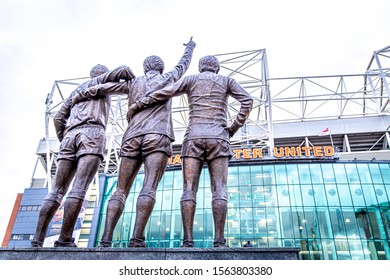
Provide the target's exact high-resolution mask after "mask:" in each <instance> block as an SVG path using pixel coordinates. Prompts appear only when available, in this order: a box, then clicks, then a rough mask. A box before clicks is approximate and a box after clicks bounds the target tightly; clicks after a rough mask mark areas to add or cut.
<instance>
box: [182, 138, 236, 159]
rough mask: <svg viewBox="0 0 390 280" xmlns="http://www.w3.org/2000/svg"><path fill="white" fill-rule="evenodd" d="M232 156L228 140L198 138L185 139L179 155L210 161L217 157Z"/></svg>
mask: <svg viewBox="0 0 390 280" xmlns="http://www.w3.org/2000/svg"><path fill="white" fill-rule="evenodd" d="M232 156H233V152H232V150H231V148H230V144H229V142H227V141H225V140H221V139H208V138H199V139H192V140H187V141H185V142H184V143H183V146H182V148H181V157H182V158H183V157H192V158H197V159H199V160H202V161H204V162H210V161H212V160H213V159H216V158H218V157H228V158H229V159H230V158H231V157H232Z"/></svg>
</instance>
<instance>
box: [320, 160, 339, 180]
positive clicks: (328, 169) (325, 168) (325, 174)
mask: <svg viewBox="0 0 390 280" xmlns="http://www.w3.org/2000/svg"><path fill="white" fill-rule="evenodd" d="M321 172H322V178H323V180H324V182H325V183H336V178H335V174H334V172H333V165H332V164H326V163H324V164H321Z"/></svg>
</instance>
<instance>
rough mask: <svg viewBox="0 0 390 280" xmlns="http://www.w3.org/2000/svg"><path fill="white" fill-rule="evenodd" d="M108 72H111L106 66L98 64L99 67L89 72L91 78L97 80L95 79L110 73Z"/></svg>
mask: <svg viewBox="0 0 390 280" xmlns="http://www.w3.org/2000/svg"><path fill="white" fill-rule="evenodd" d="M108 71H109V70H108V68H107V67H106V66H104V65H101V64H98V65H96V66H94V67H92V69H91V71H90V72H89V76H90V77H91V78H95V77H97V76H99V75H101V74H104V73H106V72H108Z"/></svg>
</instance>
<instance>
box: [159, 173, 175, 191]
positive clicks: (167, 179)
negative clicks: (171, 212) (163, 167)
mask: <svg viewBox="0 0 390 280" xmlns="http://www.w3.org/2000/svg"><path fill="white" fill-rule="evenodd" d="M173 175H174V172H173V171H166V172H165V173H164V176H163V178H162V180H161V181H160V185H159V188H161V189H172V188H173V186H174V177H173Z"/></svg>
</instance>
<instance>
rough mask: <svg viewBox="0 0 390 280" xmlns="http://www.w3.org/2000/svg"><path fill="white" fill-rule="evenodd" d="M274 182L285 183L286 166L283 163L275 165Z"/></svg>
mask: <svg viewBox="0 0 390 280" xmlns="http://www.w3.org/2000/svg"><path fill="white" fill-rule="evenodd" d="M275 182H277V184H278V185H284V184H287V173H286V166H285V165H284V164H281V165H279V164H277V165H275Z"/></svg>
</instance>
